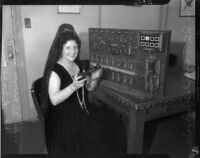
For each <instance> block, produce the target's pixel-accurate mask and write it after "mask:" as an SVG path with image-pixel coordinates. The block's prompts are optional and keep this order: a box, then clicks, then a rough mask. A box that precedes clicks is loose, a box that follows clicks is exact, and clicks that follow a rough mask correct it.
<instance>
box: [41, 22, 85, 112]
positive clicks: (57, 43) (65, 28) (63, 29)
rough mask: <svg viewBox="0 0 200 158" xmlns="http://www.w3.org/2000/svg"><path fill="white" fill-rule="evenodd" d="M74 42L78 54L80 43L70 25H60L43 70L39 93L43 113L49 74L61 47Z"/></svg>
mask: <svg viewBox="0 0 200 158" xmlns="http://www.w3.org/2000/svg"><path fill="white" fill-rule="evenodd" d="M69 40H75V41H76V43H77V44H78V48H79V53H80V48H81V41H80V39H79V37H78V35H77V33H76V31H75V29H74V27H73V26H72V25H71V24H62V25H60V26H59V28H58V31H57V33H56V35H55V38H54V40H53V43H52V45H51V48H50V51H49V54H48V57H47V61H46V64H45V69H44V73H43V78H42V91H41V108H42V111H43V112H45V111H46V109H47V106H48V85H49V78H50V75H51V72H52V70H53V68H54V65H55V63H56V62H57V61H58V60H59V59H60V58H61V56H62V49H63V45H64V44H65V43H66V42H67V41H69ZM78 60H79V56H78V57H77V58H76V60H75V62H78Z"/></svg>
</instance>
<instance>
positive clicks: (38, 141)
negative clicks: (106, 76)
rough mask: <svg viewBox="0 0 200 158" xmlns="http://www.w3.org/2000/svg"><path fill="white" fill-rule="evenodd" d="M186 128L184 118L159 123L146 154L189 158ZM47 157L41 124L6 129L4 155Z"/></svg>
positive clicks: (188, 137)
mask: <svg viewBox="0 0 200 158" xmlns="http://www.w3.org/2000/svg"><path fill="white" fill-rule="evenodd" d="M149 125H150V127H151V124H149ZM149 125H148V126H149ZM186 126H188V125H187V121H185V119H184V117H183V116H174V117H170V118H167V119H163V120H159V121H157V127H156V128H155V135H154V137H153V141H152V140H151V138H149V136H152V134H150V133H151V131H150V130H149V131H148V129H146V131H145V135H146V136H145V140H144V142H145V145H144V148H149V147H150V148H149V149H150V150H148V149H144V151H146V152H147V154H167V155H169V156H170V158H188V153H189V148H190V146H191V140H190V134H191V133H190V131H188V130H187V128H186ZM148 132H149V133H148ZM148 146H149V147H148ZM45 153H47V151H46V146H45V141H44V134H43V130H42V128H41V124H40V122H27V123H23V124H12V125H6V126H5V127H3V128H2V154H45Z"/></svg>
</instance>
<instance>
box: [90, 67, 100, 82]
mask: <svg viewBox="0 0 200 158" xmlns="http://www.w3.org/2000/svg"><path fill="white" fill-rule="evenodd" d="M101 75H102V69H98V70H96V71H94V72H93V73H92V74H91V80H97V79H98V78H100V77H101Z"/></svg>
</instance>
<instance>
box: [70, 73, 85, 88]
mask: <svg viewBox="0 0 200 158" xmlns="http://www.w3.org/2000/svg"><path fill="white" fill-rule="evenodd" d="M80 78H81V76H75V77H74V79H73V83H72V84H73V86H74V88H75V89H79V88H81V87H83V86H84V84H85V81H86V80H87V79H86V78H85V79H82V80H79V79H80Z"/></svg>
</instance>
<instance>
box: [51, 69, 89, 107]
mask: <svg viewBox="0 0 200 158" xmlns="http://www.w3.org/2000/svg"><path fill="white" fill-rule="evenodd" d="M78 78H79V77H75V78H74V81H73V83H71V84H70V85H69V86H67V87H66V88H64V89H62V90H60V85H61V80H60V77H59V76H58V75H57V74H56V73H55V72H52V73H51V76H50V79H49V87H48V93H49V98H50V100H51V103H52V104H53V105H55V106H56V105H58V104H59V103H62V102H63V101H64V100H66V99H67V98H69V97H70V96H71V95H72V94H73V93H74V92H75V91H76V90H77V89H78V88H80V87H82V86H83V85H84V82H85V80H81V81H78Z"/></svg>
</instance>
